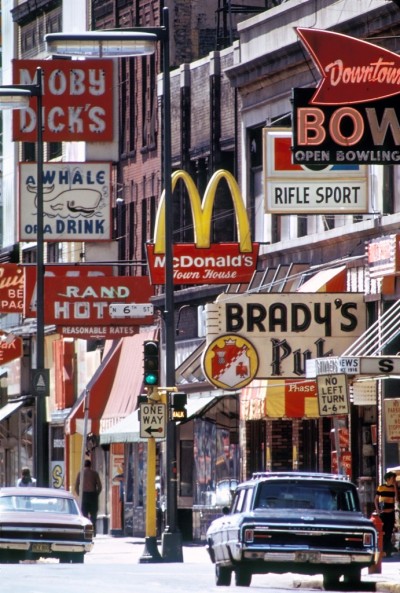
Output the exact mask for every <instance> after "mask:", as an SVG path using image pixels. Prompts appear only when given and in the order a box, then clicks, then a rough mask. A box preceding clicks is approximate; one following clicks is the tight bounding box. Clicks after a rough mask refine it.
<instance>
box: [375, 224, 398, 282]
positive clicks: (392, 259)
mask: <svg viewBox="0 0 400 593" xmlns="http://www.w3.org/2000/svg"><path fill="white" fill-rule="evenodd" d="M367 259H368V269H369V275H370V277H371V278H381V277H382V276H388V275H391V274H398V273H399V272H400V235H387V236H383V237H378V238H376V239H372V241H370V242H369V243H368V245H367Z"/></svg>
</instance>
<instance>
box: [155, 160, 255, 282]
mask: <svg viewBox="0 0 400 593" xmlns="http://www.w3.org/2000/svg"><path fill="white" fill-rule="evenodd" d="M221 179H225V180H226V182H227V184H228V187H229V189H230V192H231V196H232V201H233V206H234V208H235V214H236V225H237V231H238V239H239V240H238V242H235V243H211V242H210V235H211V218H212V210H213V205H214V200H215V194H216V190H217V186H218V184H219V182H220V181H221ZM179 180H181V181H183V183H184V184H185V186H186V189H187V193H188V195H189V200H190V206H191V212H192V219H193V225H194V240H195V241H194V243H175V244H174V246H173V273H174V284H239V283H242V282H249V281H250V279H251V277H252V275H253V272H254V270H255V268H256V265H257V257H258V249H259V245H258V243H252V241H251V237H250V225H249V221H248V217H247V212H246V208H245V205H244V203H243V199H242V195H241V193H240V189H239V186H238V184H237V182H236V180H235V178H234V177H233V175H232V174H231V173H229V172H228V171H225V170H222V169H221V170H219V171H216V172H215V173H214V175H213V176H212V177H211V179H210V181H209V183H208V185H207V187H206V191H205V193H204V197H203V200H201V199H200V195H199V192H198V190H197V187H196V185H195V183H194V181H193V179H192V178H191V176H190V175H189V174H188V173H186V172H185V171H182V170H179V171H175V172H174V173H173V174H172V191H174V189H175V187H176V184H177V182H178V181H179ZM147 259H148V264H149V270H150V280H151V283H152V284H165V192H163V193H162V195H161V199H160V203H159V206H158V211H157V217H156V223H155V230H154V243H148V244H147Z"/></svg>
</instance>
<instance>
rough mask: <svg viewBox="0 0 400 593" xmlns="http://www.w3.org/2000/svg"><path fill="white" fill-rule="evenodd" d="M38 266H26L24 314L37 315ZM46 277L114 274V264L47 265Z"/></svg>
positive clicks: (89, 276) (82, 276)
mask: <svg viewBox="0 0 400 593" xmlns="http://www.w3.org/2000/svg"><path fill="white" fill-rule="evenodd" d="M36 271H37V270H36V266H35V265H32V266H28V265H26V266H24V279H25V292H24V316H25V317H36ZM44 275H45V278H46V277H55V278H63V277H67V278H74V279H75V278H77V277H81V278H95V277H97V276H112V266H101V265H98V266H96V265H91V266H80V265H78V264H76V265H73V264H62V265H58V266H57V265H51V264H46V265H45V271H44Z"/></svg>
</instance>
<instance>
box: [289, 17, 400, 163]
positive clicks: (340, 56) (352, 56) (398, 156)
mask: <svg viewBox="0 0 400 593" xmlns="http://www.w3.org/2000/svg"><path fill="white" fill-rule="evenodd" d="M297 33H298V35H299V37H300V39H301V41H302V42H303V44H304V45H305V47H306V48H307V50H308V51H309V53H310V55H311V57H312V59H313V61H314V62H315V65H316V66H317V68H318V70H319V72H320V74H321V76H322V80H321V82H320V84H319V85H318V87H317V88H316V89H315V88H307V89H303V88H299V89H294V91H293V108H294V113H293V122H294V127H293V160H294V162H295V163H298V164H305V163H309V164H319V165H321V164H327V163H331V164H339V163H347V164H351V163H359V164H373V163H375V164H398V163H399V162H400V121H399V119H400V107H399V99H398V95H399V93H400V56H398V55H397V54H395V53H393V52H391V51H389V50H386V49H383V48H382V47H379V46H377V45H374V44H372V43H369V42H367V41H362V40H359V39H355V38H352V37H349V36H347V35H342V34H341V33H335V32H332V31H322V30H318V29H303V28H298V29H297Z"/></svg>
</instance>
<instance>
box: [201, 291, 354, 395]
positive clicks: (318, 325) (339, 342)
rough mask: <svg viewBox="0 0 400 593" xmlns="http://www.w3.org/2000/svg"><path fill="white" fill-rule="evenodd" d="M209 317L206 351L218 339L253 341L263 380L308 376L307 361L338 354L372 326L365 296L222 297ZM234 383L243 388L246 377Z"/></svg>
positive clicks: (208, 308)
mask: <svg viewBox="0 0 400 593" xmlns="http://www.w3.org/2000/svg"><path fill="white" fill-rule="evenodd" d="M206 316H207V321H206V323H207V349H206V352H207V351H209V349H210V347H212V344H213V343H214V341H215V340H216V339H217V338H218V339H222V338H223V337H224V336H225V337H227V336H229V339H230V340H231V339H232V336H235V337H236V340H237V341H238V340H245V341H246V340H247V341H248V342H249V343H250V344H251V346H252V348H253V349H254V351H255V353H256V356H257V361H258V362H257V363H254V365H253V368H254V366H255V367H256V371H255V373H254V374H253V377H254V378H257V379H274V378H279V377H282V378H288V379H290V378H293V379H295V378H300V377H304V376H305V374H306V362H307V360H309V359H312V358H317V357H321V358H322V357H331V356H335V355H336V356H338V355H339V354H340V353H342V352H344V351H345V350H346V349H347V348H349V346H350V345H351V344H353V342H354V340H355V339H356V338H358V337H359V336H360V335H361V334H362V333H363V332H364V331H365V328H366V315H365V303H364V295H363V294H361V293H351V294H349V293H313V294H307V293H303V294H300V293H283V294H280V295H279V299H277V296H276V295H274V294H249V293H246V294H242V295H233V294H229V295H227V294H222V295H220V296H219V297H218V299H217V301H216V302H215V303H211V304H209V305H206ZM237 345H238V346H240V344H237ZM248 351H249V350H248ZM250 351H251V350H250ZM317 353H319V354H317ZM204 356H206V355H204ZM328 359H329V358H328ZM230 366H231V365H230ZM204 367H205V365H204V364H203V368H204ZM204 370H205V371H206V370H207V369H206V368H204ZM249 375H251V373H249ZM246 376H247V375H246ZM207 377H208V379H209V380H210V377H211V379H213V378H215V377H216V373H214V372H212V373H210V372H208V374H207ZM217 379H218V377H217ZM211 382H212V383H213V384H217V383H215V382H214V381H213V380H211ZM231 384H232V387H231V388H232V389H234V388H237V385H238V384H240V385H241V378H240V375H237V378H236V383H235V382H234V381H233V380H231ZM246 384H247V383H246ZM241 386H242V385H241ZM228 388H229V387H228Z"/></svg>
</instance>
